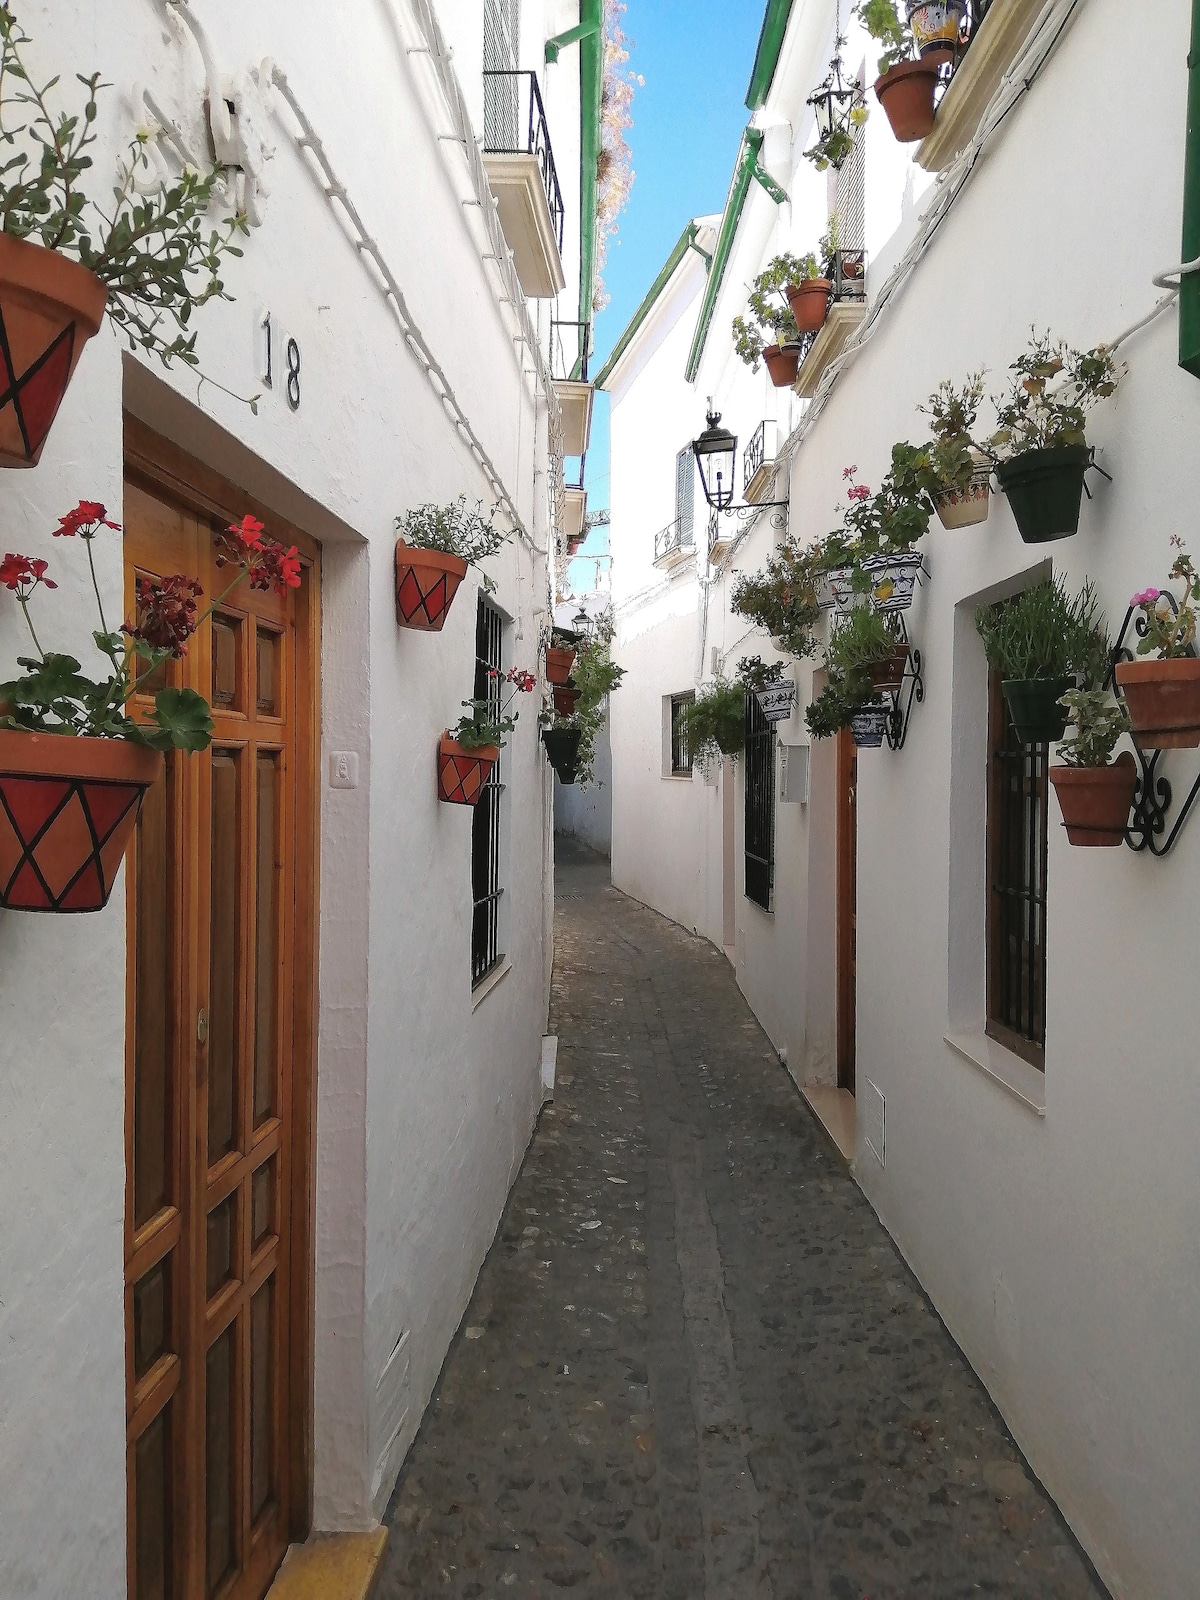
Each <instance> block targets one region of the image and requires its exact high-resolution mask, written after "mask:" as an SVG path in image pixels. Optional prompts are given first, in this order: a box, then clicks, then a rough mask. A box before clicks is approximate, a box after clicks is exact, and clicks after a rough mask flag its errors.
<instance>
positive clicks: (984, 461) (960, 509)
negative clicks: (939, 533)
mask: <svg viewBox="0 0 1200 1600" xmlns="http://www.w3.org/2000/svg"><path fill="white" fill-rule="evenodd" d="M971 456H972V459H973V460H974V462H975V470H974V472H972V474H971V481H970V483H969V484H968V485H967V487H966V488H965V489H954V490H952V491H951V492H950V493H949V494H944V495H940V496H939V497H938V500H937V514H938V521H939V522H940V523H941V525H942V527H943V528H950V529H954V528H972V527H974V526H975V524H976V523H977V522H986V521H987V519H988V511H989V510H990V509H991V502H992V464H991V462H990V461H989V460H988V458H987V457H986V456H985V455H981V454H980V453H979V452H978V451H976V450H973V451H972V452H971Z"/></svg>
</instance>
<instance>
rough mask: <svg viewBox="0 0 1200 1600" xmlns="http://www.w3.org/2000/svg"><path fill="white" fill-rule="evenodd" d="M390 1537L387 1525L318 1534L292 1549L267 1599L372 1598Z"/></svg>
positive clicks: (356, 1599)
mask: <svg viewBox="0 0 1200 1600" xmlns="http://www.w3.org/2000/svg"><path fill="white" fill-rule="evenodd" d="M387 1541H388V1530H387V1529H386V1528H375V1529H373V1530H372V1531H371V1532H370V1533H328V1534H314V1535H313V1537H312V1538H311V1539H310V1540H309V1541H308V1543H307V1544H294V1545H293V1546H292V1547H291V1549H290V1550H289V1551H288V1553H287V1555H286V1557H285V1558H284V1563H283V1566H282V1567H280V1569H279V1576H278V1577H277V1578H276V1579H275V1582H274V1583H273V1584H272V1585H271V1587H270V1589H269V1590H268V1591H267V1600H369V1596H370V1594H371V1591H372V1590H373V1589H374V1587H375V1580H376V1578H378V1576H379V1571H380V1568H381V1567H382V1566H383V1552H384V1550H385V1549H386V1548H387Z"/></svg>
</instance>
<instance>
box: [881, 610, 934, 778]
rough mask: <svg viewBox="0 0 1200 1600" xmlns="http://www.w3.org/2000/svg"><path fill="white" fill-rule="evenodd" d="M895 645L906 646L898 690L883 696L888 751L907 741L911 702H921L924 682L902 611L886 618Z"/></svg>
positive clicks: (899, 748) (891, 690)
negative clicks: (886, 707) (886, 708)
mask: <svg viewBox="0 0 1200 1600" xmlns="http://www.w3.org/2000/svg"><path fill="white" fill-rule="evenodd" d="M888 622H889V624H890V626H891V629H892V633H893V635H894V637H895V640H896V643H897V644H907V645H908V646H909V651H908V660H907V661H906V662H905V663H904V676H903V677H902V678H901V680H900V687H899V688H898V689H889V690H887V691H885V692H886V694H887V695H888V697H889V698H890V700H891V702H892V705H891V710H890V711H889V712H888V720H887V730H886V731H887V742H888V748H889V749H891V750H903V749H904V741H905V740H906V739H907V738H908V722H909V718H910V717H911V716H912V708H913V702H914V701H917V702H919V703H923V702H924V699H925V678H924V676H923V673H922V662H921V652H920V651H919V650H918V649H917V647H916V645H914V644H912V643H911V642H910V640H909V637H908V628H907V627H906V626H905V622H904V613H903V611H893V612H892V613H891V615H890V616H889V618H888Z"/></svg>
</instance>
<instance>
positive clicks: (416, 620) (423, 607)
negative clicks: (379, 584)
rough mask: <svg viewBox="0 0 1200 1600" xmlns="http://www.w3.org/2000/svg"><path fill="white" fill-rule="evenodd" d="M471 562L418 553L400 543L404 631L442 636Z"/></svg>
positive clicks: (399, 614)
mask: <svg viewBox="0 0 1200 1600" xmlns="http://www.w3.org/2000/svg"><path fill="white" fill-rule="evenodd" d="M466 575H467V563H466V562H465V561H463V560H461V559H460V558H459V557H458V556H447V555H443V554H442V552H441V551H440V550H418V549H416V548H415V547H414V546H413V545H410V544H406V543H405V541H404V540H403V539H397V540H396V620H397V621H398V622H399V624H400V626H401V627H402V628H419V629H421V630H422V632H424V633H441V631H442V625H443V624H444V622H445V621H446V616H447V613H448V612H449V610H450V605H451V602H452V601H453V599H454V596H455V595H456V594H457V593H458V586H459V584H460V583H461V582H462V581H463V579H464V578H465V577H466Z"/></svg>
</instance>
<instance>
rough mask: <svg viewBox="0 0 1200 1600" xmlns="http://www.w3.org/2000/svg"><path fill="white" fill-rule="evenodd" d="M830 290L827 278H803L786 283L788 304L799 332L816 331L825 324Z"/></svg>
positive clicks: (830, 286)
mask: <svg viewBox="0 0 1200 1600" xmlns="http://www.w3.org/2000/svg"><path fill="white" fill-rule="evenodd" d="M832 290H833V284H832V283H831V282H830V281H829V279H828V278H805V280H804V282H803V283H790V284H788V287H787V297H788V304H789V305H790V306H791V308H792V316H793V317H794V318H795V319H796V326H797V327H798V328H799V329H800V332H801V333H816V331H817V329H818V328H823V327H824V326H825V319H826V317H827V316H828V315H829V296H830V294H831V292H832Z"/></svg>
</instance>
